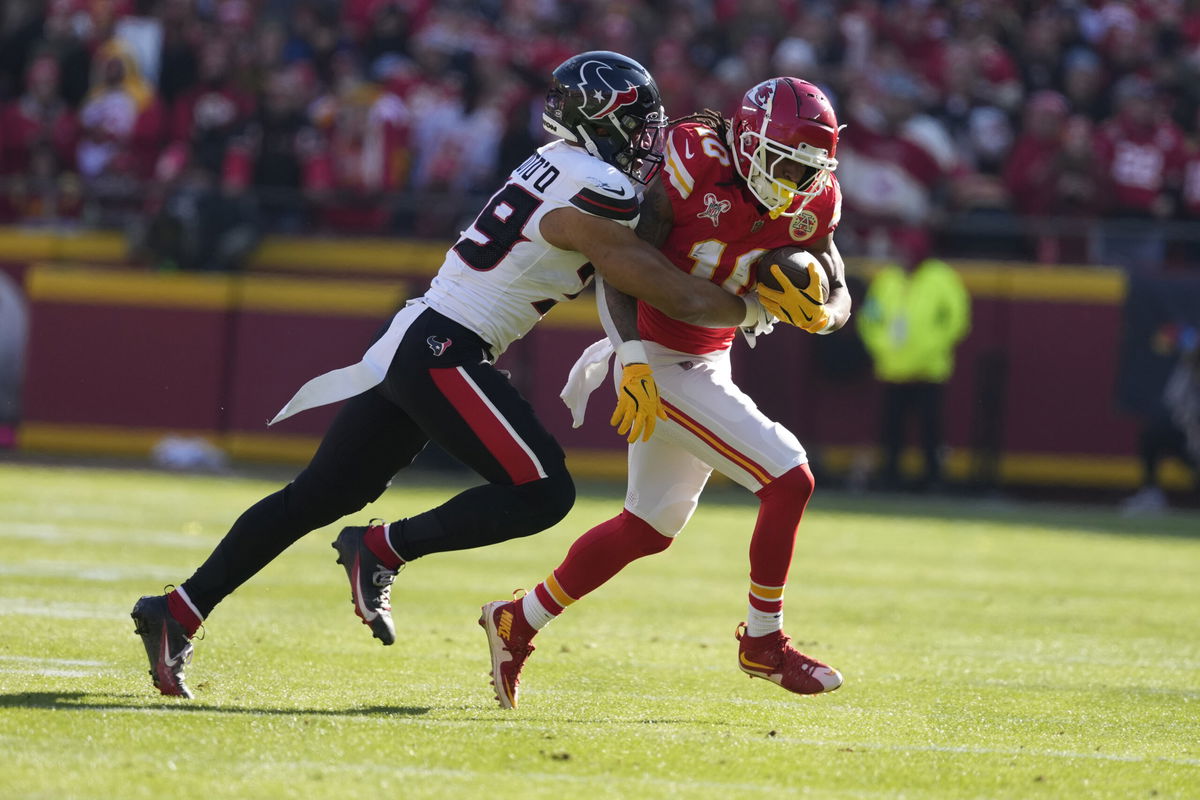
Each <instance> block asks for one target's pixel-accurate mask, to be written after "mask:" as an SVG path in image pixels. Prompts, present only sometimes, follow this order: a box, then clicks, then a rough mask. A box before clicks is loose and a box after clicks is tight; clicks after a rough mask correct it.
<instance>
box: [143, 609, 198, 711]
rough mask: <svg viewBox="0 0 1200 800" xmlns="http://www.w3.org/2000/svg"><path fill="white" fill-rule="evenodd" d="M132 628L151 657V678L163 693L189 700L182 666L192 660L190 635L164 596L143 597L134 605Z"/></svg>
mask: <svg viewBox="0 0 1200 800" xmlns="http://www.w3.org/2000/svg"><path fill="white" fill-rule="evenodd" d="M129 616H131V617H133V630H134V633H136V634H137V635H138V636H140V637H142V644H143V645H145V647H146V656H147V657H149V659H150V679H151V680H152V681H154V686H155V687H156V688H157V689H158V690H159V691H160V692H162V693H163V694H166V695H173V696H175V697H186V698H187V699H189V700H190V699H192V692H191V690H190V689H188V687H187V684H185V683H184V682H183V668H184V667H185V666H186V665H187V664H189V663H190V662H191V660H192V643H191V637H189V636H188V635H187V632H186V631H185V630H184V629H183V626H182V625H180V624H179V623H178V622H177V621H176V620H175V618H174V617H172V616H171V612H170V610H169V609H168V608H167V598H166V596H165V595H156V596H152V597H143V598H141V599H140V600H138V601H137V603H135V604H134V606H133V612H132V613H131V614H130V615H129Z"/></svg>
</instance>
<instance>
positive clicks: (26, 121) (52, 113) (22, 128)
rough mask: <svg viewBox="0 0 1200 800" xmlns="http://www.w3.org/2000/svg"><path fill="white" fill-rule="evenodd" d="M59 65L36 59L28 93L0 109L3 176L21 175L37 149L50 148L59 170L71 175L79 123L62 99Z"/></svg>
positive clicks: (47, 58)
mask: <svg viewBox="0 0 1200 800" xmlns="http://www.w3.org/2000/svg"><path fill="white" fill-rule="evenodd" d="M58 79H59V69H58V62H57V61H55V60H54V57H53V56H51V55H49V54H42V55H39V56H36V57H35V58H34V59H33V61H31V62H30V64H29V68H28V69H27V70H26V72H25V81H26V87H25V93H24V94H22V95H21V96H20V97H18V98H17V99H16V100H14V101H13V102H11V103H9V104H7V105H3V106H0V175H3V174H11V173H16V172H20V171H22V169H23V168H24V167H26V166H28V164H29V163H30V161H31V156H32V153H33V150H34V149H35V148H40V147H48V148H49V149H50V151H51V154H52V156H53V158H54V159H55V160H56V166H57V169H60V170H65V171H71V170H73V169H74V166H75V147H76V144H77V142H78V139H79V119H78V117H77V116H76V115H75V113H74V112H73V111H71V109H70V107H69V106H68V105H67V104H66V102H65V101H63V99H62V98H61V97H60V96H59V93H58V88H59V80H58Z"/></svg>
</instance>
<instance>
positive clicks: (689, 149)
mask: <svg viewBox="0 0 1200 800" xmlns="http://www.w3.org/2000/svg"><path fill="white" fill-rule="evenodd" d="M732 163H733V162H732V161H731V160H730V155H729V148H728V147H726V146H725V143H724V142H723V141H721V139H720V138H719V137H718V136H717V133H716V131H714V130H713V129H712V128H710V127H708V126H707V125H702V124H700V123H698V122H685V123H684V124H682V125H676V126H675V127H673V128H671V130H670V132H669V133H668V134H667V144H666V148H665V152H664V158H663V172H664V173H665V177H666V183H667V185H669V186H670V187H671V188H672V189H674V191H675V193H676V194H678V195H679V196H680V197H681V198H683V199H685V200H686V199H687V198H688V197H690V196H691V194H692V191H693V190H694V189H695V188H696V185H697V183H706V182H707V180H706V178H707V177H708V176H709V175H711V174H712V173H713V172H714V171H728V170H730V169H731V168H732ZM723 179H724V176H722V177H720V178H717V180H723Z"/></svg>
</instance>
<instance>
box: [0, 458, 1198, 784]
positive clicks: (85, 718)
mask: <svg viewBox="0 0 1200 800" xmlns="http://www.w3.org/2000/svg"><path fill="white" fill-rule="evenodd" d="M273 488H274V484H273V483H270V482H263V481H256V480H250V479H232V478H231V479H219V478H207V477H178V476H172V475H164V474H155V473H147V472H133V471H101V470H83V469H63V468H49V467H34V466H29V465H14V464H9V465H0V797H2V798H5V800H8V799H9V798H54V799H55V800H58V799H59V798H143V797H154V798H165V797H180V798H204V799H205V800H216V799H217V798H286V797H313V798H325V797H329V798H333V797H338V798H376V797H378V798H385V797H386V798H411V797H437V798H463V797H495V798H507V797H511V798H538V797H548V798H549V797H553V798H562V797H571V796H577V795H578V796H583V797H586V798H587V800H595V799H597V798H610V797H611V798H624V797H637V798H657V797H668V796H678V797H720V798H732V797H735V796H736V797H754V798H759V799H760V800H761V799H763V798H775V797H817V798H834V797H853V798H862V797H889V798H890V797H905V798H926V797H946V798H969V797H1012V798H1041V797H1055V798H1059V797H1061V798H1075V797H1120V798H1125V797H1131V798H1140V797H1155V796H1157V797H1181V798H1182V797H1197V796H1200V743H1198V742H1200V631H1198V624H1200V515H1196V514H1194V513H1193V514H1190V515H1188V514H1176V515H1172V516H1169V517H1166V518H1163V519H1160V520H1155V521H1153V522H1143V521H1139V522H1137V523H1134V522H1129V521H1126V520H1122V519H1120V518H1118V517H1116V516H1114V515H1113V514H1111V513H1109V512H1105V511H1097V510H1092V511H1087V510H1073V509H1050V508H1044V507H1031V506H1000V505H994V506H981V505H980V504H978V503H970V502H967V501H945V502H904V501H900V500H896V499H891V500H889V499H878V498H874V499H873V498H858V497H849V496H840V497H839V496H836V495H833V494H831V493H826V494H825V495H822V494H820V493H818V496H817V498H816V499H815V500H814V501H813V504H812V506H811V507H810V511H809V514H808V515H807V517H806V520H805V523H804V525H803V526H802V528H801V543H800V546H799V549H798V551H797V556H796V559H795V562H794V564H793V568H792V580H791V583H790V586H789V589H788V612H787V622H788V629H789V631H790V632H791V633H792V634H793V635H794V636H795V637H796V639H797V640H799V641H800V642H802V643H803V649H805V650H807V651H808V652H810V653H811V654H813V655H815V656H818V657H820V658H823V659H825V660H828V661H830V662H831V663H833V664H834V665H836V666H837V667H838V668H839V669H841V671H842V672H843V673H844V675H845V676H846V685H845V686H844V687H843V688H842V689H841V690H840V691H839V692H837V693H835V694H832V695H827V696H822V697H795V696H791V695H788V694H787V693H785V692H783V691H782V690H780V689H779V688H777V687H775V686H773V685H771V684H769V683H767V682H765V681H751V680H750V679H748V678H747V677H746V676H745V675H743V674H742V673H741V672H739V671H738V670H737V668H736V645H735V643H734V639H733V629H734V626H735V625H736V623H737V622H738V621H739V620H740V619H742V618H743V615H744V609H745V593H746V572H747V565H746V561H745V551H746V545H747V542H748V538H749V532H750V528H751V526H752V524H753V514H754V508H753V506H751V505H750V504H749V503H748V502H746V498H745V497H744V496H742V495H741V494H739V493H738V492H737V491H735V490H732V489H718V490H717V491H715V492H714V493H713V496H712V497H710V498H707V499H706V503H705V504H704V505H702V507H701V509H700V511H699V512H698V513H697V515H696V517H695V519H694V520H693V522H692V523H691V526H690V527H689V529H688V530H687V531H686V533H685V534H684V536H683V537H682V538H681V539H680V541H679V542H678V543H677V544H676V545H675V546H673V547H672V548H671V550H669V551H668V552H666V553H664V554H663V555H660V556H656V557H654V558H650V559H644V560H642V561H640V562H637V563H635V564H634V565H633V566H632V567H630V568H629V569H628V570H626V571H625V572H624V573H622V574H621V575H620V576H618V577H617V578H616V579H615V580H614V581H613V582H611V583H610V584H609V585H607V586H605V587H604V588H603V589H601V590H600V591H598V592H597V593H595V594H594V595H592V596H590V597H588V598H586V599H585V600H584V601H582V602H580V603H578V604H577V605H576V606H574V607H573V608H571V609H570V611H568V612H567V614H566V615H564V616H563V617H562V618H561V619H559V620H558V621H556V622H555V623H554V624H553V625H552V626H551V627H550V628H548V629H547V630H546V631H545V632H544V633H543V635H542V636H541V637H539V639H538V646H539V649H538V652H537V653H536V654H535V655H534V656H533V658H532V659H531V660H530V662H529V666H528V667H527V669H526V675H525V683H524V686H523V695H522V705H521V708H520V709H518V710H516V711H507V712H506V711H502V710H500V709H499V708H497V707H496V704H495V701H494V699H493V698H492V696H491V690H490V687H489V686H488V683H487V677H486V672H487V655H486V647H485V642H484V637H483V634H482V633H481V632H480V630H479V628H478V627H477V625H476V623H475V620H476V617H477V614H478V607H479V605H480V604H481V603H483V602H485V601H487V600H491V599H494V598H498V597H503V596H506V595H507V594H508V592H509V591H510V590H512V589H513V588H514V587H517V586H531V585H532V584H533V583H535V582H536V581H537V580H539V579H540V578H542V577H543V576H544V575H545V573H546V572H547V571H548V570H549V569H550V568H552V567H553V566H554V565H555V564H557V563H558V561H559V559H560V557H561V556H562V554H563V553H564V552H565V549H566V547H567V546H568V545H569V543H570V542H571V541H572V540H573V539H574V537H575V536H576V535H577V534H578V533H580V532H582V530H584V529H585V528H587V527H588V526H590V525H591V524H594V523H595V522H598V521H600V520H602V519H605V518H607V517H608V516H611V515H612V514H613V513H614V512H615V511H616V510H617V509H618V507H619V502H620V499H619V498H620V487H609V488H606V489H602V490H600V491H589V492H582V493H581V496H580V499H579V502H578V504H577V505H576V507H575V510H574V512H572V514H571V516H570V517H569V518H568V519H567V520H566V521H565V522H564V523H563V524H561V525H559V526H558V527H556V528H555V529H553V530H552V531H548V532H546V533H544V534H541V535H540V536H536V537H532V538H529V539H526V540H522V541H515V542H509V543H506V544H504V545H500V546H497V547H493V548H490V549H486V550H479V551H473V552H466V553H452V554H443V555H437V556H431V557H429V558H428V559H425V560H423V561H421V562H417V563H415V564H413V565H412V566H411V567H410V568H409V569H408V570H407V571H406V572H405V573H403V574H402V576H401V578H400V580H399V581H398V582H397V585H396V589H395V591H394V594H393V603H394V606H395V609H396V616H397V621H398V626H399V628H400V631H401V633H400V641H399V643H398V644H397V645H396V646H395V647H391V648H384V647H381V646H380V645H379V644H378V643H377V642H376V641H375V640H373V639H371V638H370V636H369V634H368V631H367V629H366V628H364V627H363V626H362V625H360V624H359V623H358V621H357V619H356V618H355V617H354V616H353V612H352V610H351V606H350V604H349V601H348V590H347V587H346V586H345V585H344V577H343V574H342V571H341V568H340V567H338V566H336V565H335V564H334V562H333V558H334V555H333V551H332V550H331V549H330V548H329V541H330V539H331V538H332V536H331V535H330V531H323V532H318V533H316V534H314V535H312V536H310V537H308V538H306V539H305V540H303V541H301V542H300V543H299V544H297V545H296V546H295V547H293V548H292V549H291V550H290V551H288V552H287V553H286V554H285V555H284V556H283V557H282V558H280V559H279V560H277V561H276V562H275V563H274V564H273V565H271V566H270V567H269V568H268V569H267V570H265V571H264V572H263V573H262V574H260V575H259V576H257V577H256V578H255V579H254V580H252V581H251V582H250V583H248V584H247V585H246V586H244V587H243V588H242V589H241V590H239V591H238V592H237V593H236V594H234V595H233V596H232V597H231V598H229V599H228V600H227V601H226V602H225V603H224V604H223V605H222V606H221V607H219V608H218V609H217V611H216V612H215V613H214V614H213V615H212V616H211V618H210V620H209V624H208V635H207V639H206V640H204V641H202V642H199V643H198V644H197V648H196V657H195V660H194V662H193V664H192V666H191V668H190V670H189V673H188V677H189V680H190V682H191V683H192V686H193V688H194V689H195V690H196V693H197V697H196V699H195V700H194V701H192V702H186V701H178V700H174V699H170V698H163V697H160V696H158V695H157V694H156V693H155V692H154V691H153V689H152V688H151V686H150V681H149V678H148V676H147V675H146V668H147V665H146V663H145V659H144V654H143V652H142V649H141V645H140V643H139V642H138V640H137V638H136V637H135V636H134V635H133V625H132V623H131V621H130V620H129V617H128V613H129V608H130V607H131V606H132V604H133V601H134V600H135V599H136V598H137V597H138V595H139V594H142V593H153V592H157V591H159V590H161V587H162V585H163V584H165V583H174V582H179V581H181V580H182V579H183V578H185V577H187V575H188V574H190V572H191V570H192V569H193V568H194V567H195V566H196V565H197V564H198V563H199V562H200V561H201V560H202V559H203V558H204V557H205V556H206V555H207V554H208V552H209V550H210V549H211V547H212V546H213V545H214V544H215V543H216V542H217V540H218V539H219V538H220V536H221V535H222V533H223V532H224V530H225V528H226V526H227V524H228V523H229V522H230V521H231V520H232V519H233V517H234V516H235V515H236V514H237V513H239V512H240V511H241V510H242V508H244V507H245V506H246V505H248V504H249V503H250V502H252V501H254V500H256V499H257V498H258V497H259V496H261V495H262V494H264V493H266V492H267V491H270V490H271V489H273ZM448 491H449V489H448V488H447V487H444V486H440V485H437V484H434V483H430V482H424V483H422V484H420V486H419V488H416V489H405V490H400V489H393V490H392V491H390V492H388V493H387V494H386V495H385V496H384V497H383V498H382V499H381V500H380V501H379V502H378V503H376V504H375V505H374V506H372V507H371V508H370V509H369V510H368V512H367V513H365V514H364V515H363V517H364V518H365V517H366V516H369V515H371V514H374V515H378V516H383V517H389V518H390V517H396V516H402V515H404V514H405V513H408V512H411V511H415V510H420V509H423V508H425V507H427V506H430V505H432V504H434V503H435V502H437V501H438V500H439V499H440V498H443V497H445V496H446V495H447V493H448Z"/></svg>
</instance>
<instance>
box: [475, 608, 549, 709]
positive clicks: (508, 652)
mask: <svg viewBox="0 0 1200 800" xmlns="http://www.w3.org/2000/svg"><path fill="white" fill-rule="evenodd" d="M482 611H483V613H482V614H481V615H480V617H479V624H480V625H481V626H482V627H483V631H484V633H486V634H487V638H488V645H489V646H490V647H491V651H492V686H493V687H494V688H495V690H496V699H497V700H499V701H500V707H501V708H516V707H517V691H518V687H519V686H520V684H521V668H522V667H524V666H525V659H527V658H529V654H530V653H532V652H533V650H534V647H533V645H532V644H530V643H529V642H530V640H531V639H533V637H534V635H535V634H537V631H536V630H534V629H533V628H530V627H529V623H527V622H525V620H524V618H523V617H521V616H520V615H521V610H520V608H519V607H518V605H517V601H516V600H494V601H492V602H490V603H488V604H486V605H485V606H484V607H483V608H482Z"/></svg>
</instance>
